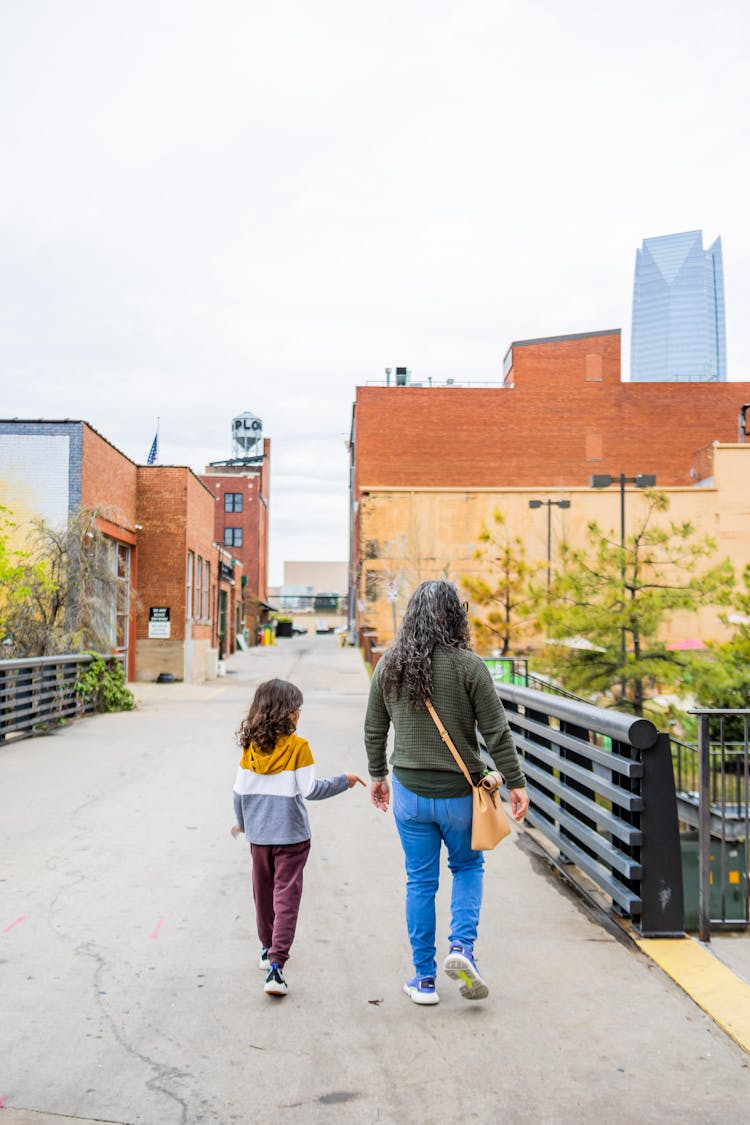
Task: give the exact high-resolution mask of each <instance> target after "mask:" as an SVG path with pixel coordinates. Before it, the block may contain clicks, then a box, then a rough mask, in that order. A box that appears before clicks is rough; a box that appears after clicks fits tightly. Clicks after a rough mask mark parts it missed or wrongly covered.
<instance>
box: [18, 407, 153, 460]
mask: <svg viewBox="0 0 750 1125" xmlns="http://www.w3.org/2000/svg"><path fill="white" fill-rule="evenodd" d="M6 422H18V424H19V425H21V426H30V425H33V424H34V423H38V424H39V425H41V426H86V427H87V429H89V430H91V432H92V434H96V436H97V437H100V438H101V439H102V441H104V442H106V443H107V445H108V446H109V447H110V449H114V451H115V453H119V454H120V456H121V457H124V458H125V460H126V461H129V462H130V464H131V465H135V466H138V465H139V462H138V461H134V460H133V458H132V457H128V455H127V453H123V451H122V450H121V449H120V448H119V447H118V446H116V445H115V443H114V442H113V441H110V440H109V438H108V437H105V436H104V434H103V433H101V431H100V430H97V428H96V426H92V425H91V423H90V422H87V421H86V419H85V418H0V424H3V423H6Z"/></svg>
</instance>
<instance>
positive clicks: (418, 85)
mask: <svg viewBox="0 0 750 1125" xmlns="http://www.w3.org/2000/svg"><path fill="white" fill-rule="evenodd" d="M749 11H750V7H749V6H748V5H747V4H746V3H745V2H744V0H710V2H709V0H700V2H696V0H679V2H678V0H656V2H654V0H649V2H643V0H630V2H629V3H627V4H625V3H622V2H619V0H618V2H608V0H598V2H594V0H585V2H584V0H567V2H566V3H558V2H557V0H536V2H535V0H513V2H508V0H460V2H454V0H450V2H448V0H378V2H377V3H369V4H364V3H358V2H357V0H315V2H314V3H313V2H311V0H292V2H286V3H285V2H283V0H277V2H276V3H263V4H261V3H257V2H254V0H210V2H209V0H202V2H193V3H190V2H186V0H147V2H142V0H127V2H126V0H118V2H114V0H49V2H43V0H23V2H16V0H0V151H2V164H1V172H0V254H1V256H2V266H3V268H2V271H1V272H0V305H1V307H2V315H1V316H0V369H1V371H2V387H3V404H2V410H0V414H1V415H2V416H5V417H15V416H17V417H20V418H38V417H44V418H60V417H70V418H84V419H86V420H87V421H89V422H90V423H91V424H92V425H93V426H95V427H96V429H98V430H99V431H100V432H101V433H102V434H104V435H105V437H107V438H108V439H109V440H110V441H112V442H113V443H114V444H115V445H117V446H118V447H119V448H120V449H122V450H123V452H124V453H126V454H127V455H128V456H129V457H132V458H133V459H134V460H136V461H145V458H146V456H147V453H148V449H149V446H150V444H151V440H152V438H153V435H154V430H155V426H156V418H157V416H158V417H160V419H161V449H160V454H161V456H160V460H161V462H162V463H169V464H172V463H174V464H188V465H190V466H191V467H192V468H194V469H196V470H197V471H200V470H201V469H202V468H203V466H204V465H205V464H206V463H207V462H208V461H210V460H217V459H220V458H223V457H226V456H228V454H229V450H230V424H231V419H232V417H233V415H235V414H237V413H240V412H242V411H244V410H250V411H252V412H253V413H254V414H257V415H258V416H259V417H261V418H262V420H263V423H264V429H265V433H266V436H268V437H270V438H271V441H272V485H271V580H272V582H278V581H280V580H281V566H282V563H283V560H284V559H305V558H309V559H344V558H345V557H346V555H347V530H346V529H347V514H346V513H347V494H346V488H347V452H346V448H345V441H346V438H347V435H348V431H349V427H350V421H351V405H352V401H353V398H354V391H355V387H356V386H357V384H359V383H364V382H366V381H367V380H377V379H382V378H383V369H384V367H386V366H395V365H396V364H404V365H406V366H408V367H410V368H411V369H412V372H413V377H414V379H415V380H416V379H426V378H427V377H428V376H430V377H432V378H433V379H434V380H438V381H439V380H445V379H446V378H454V379H456V380H459V379H461V380H470V381H477V382H483V381H498V380H499V378H500V370H501V363H502V357H503V355H504V353H505V351H506V349H507V346H508V344H509V343H510V342H511V340H513V339H525V338H529V337H535V336H547V335H557V334H563V333H568V332H584V331H589V330H593V329H601V328H618V327H619V328H622V329H623V369H624V371H625V372H627V370H628V366H629V328H630V306H631V300H632V284H633V269H634V262H635V250H636V247H637V246H639V245H640V243H641V241H642V239H643V238H645V237H651V236H654V235H661V234H669V233H673V232H676V231H682V230H690V229H698V228H702V229H703V232H704V243H705V244H708V243H709V242H710V241H712V240H713V239H714V238H715V237H716V236H717V235H719V234H720V235H721V237H722V244H723V250H724V269H725V286H726V297H727V354H728V365H729V375H730V378H732V379H742V378H750V317H748V305H749V303H750V206H749V205H748V165H749V163H750V158H749V156H748V152H749V151H750V146H748V142H747V118H748V106H749V105H750V98H749V94H750V90H749V87H750V79H749V78H748V75H750V67H749V66H748V62H747V59H748V52H749V49H750V34H749V33H750V15H749V14H748V13H749Z"/></svg>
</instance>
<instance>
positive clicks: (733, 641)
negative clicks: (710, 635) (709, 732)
mask: <svg viewBox="0 0 750 1125" xmlns="http://www.w3.org/2000/svg"><path fill="white" fill-rule="evenodd" d="M730 607H731V609H732V611H733V612H732V613H731V614H727V613H723V614H721V615H720V616H721V620H722V621H723V622H724V623H725V624H727V625H730V626H731V627H732V630H733V632H732V636H731V637H730V638H729V640H727V641H723V642H721V643H718V644H711V645H709V653H708V654H707V656H701V657H696V658H695V660H694V662H693V669H692V676H693V680H694V684H695V696H696V700H697V702H698V704H699V705H700V706H701V707H716V708H724V709H726V710H732V711H738V710H744V709H746V708H750V564H749V565H747V566H746V567H745V569H744V571H743V574H742V587H738V588H737V589H736V590H735V591H734V594H733V597H732V600H731V603H730ZM730 725H731V731H730V729H729V726H728V727H727V737H731V738H733V739H737V740H742V739H743V738H744V720H743V719H741V718H738V719H737V720H733V721H732V720H730Z"/></svg>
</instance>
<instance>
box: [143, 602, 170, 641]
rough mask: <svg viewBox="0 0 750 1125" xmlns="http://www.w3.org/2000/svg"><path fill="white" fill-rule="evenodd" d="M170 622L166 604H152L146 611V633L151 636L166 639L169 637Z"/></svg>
mask: <svg viewBox="0 0 750 1125" xmlns="http://www.w3.org/2000/svg"><path fill="white" fill-rule="evenodd" d="M171 629H172V626H171V623H170V620H169V606H168V605H152V606H151V607H150V608H149V611H148V635H149V639H151V638H161V639H162V640H168V639H169V637H171V635H172V633H171Z"/></svg>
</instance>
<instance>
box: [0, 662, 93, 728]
mask: <svg viewBox="0 0 750 1125" xmlns="http://www.w3.org/2000/svg"><path fill="white" fill-rule="evenodd" d="M90 663H91V657H90V656H88V655H85V654H83V655H75V656H46V657H33V656H32V657H25V658H22V659H20V660H0V741H2V740H4V739H6V738H8V736H9V735H15V736H22V737H23V736H25V737H28V736H29V735H32V734H34V733H36V732H37V731H38V730H40V729H41V728H43V727H44V726H45V725H46V724H47V723H57V722H59V721H60V720H61V719H65V718H68V717H70V716H72V715H81V714H83V713H84V712H85V711H91V710H93V708H92V706H91V704H87V703H84V701H83V700H82V699H81V697H80V696H79V695H78V694H77V693H76V690H75V685H76V683H77V681H78V676H79V673H80V671H81V669H82V668H84V667H86V666H87V665H89V664H90Z"/></svg>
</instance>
